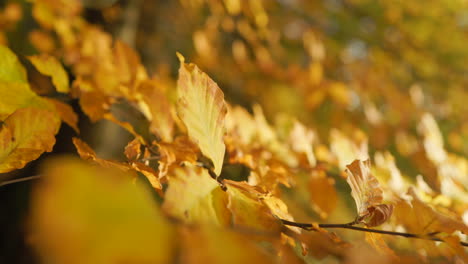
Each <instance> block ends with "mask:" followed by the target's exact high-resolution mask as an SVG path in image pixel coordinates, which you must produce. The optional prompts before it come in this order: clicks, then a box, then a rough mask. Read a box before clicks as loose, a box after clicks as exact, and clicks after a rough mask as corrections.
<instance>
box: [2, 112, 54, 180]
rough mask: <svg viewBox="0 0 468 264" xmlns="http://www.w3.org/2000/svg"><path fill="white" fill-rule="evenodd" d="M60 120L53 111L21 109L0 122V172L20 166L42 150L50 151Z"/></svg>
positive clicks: (19, 167)
mask: <svg viewBox="0 0 468 264" xmlns="http://www.w3.org/2000/svg"><path fill="white" fill-rule="evenodd" d="M59 127H60V121H59V119H58V118H57V116H56V115H55V113H53V112H51V111H48V110H44V109H39V108H32V107H30V108H22V109H19V110H17V111H15V112H14V113H13V114H12V115H10V116H9V117H8V118H7V119H5V120H4V121H3V125H2V126H1V130H0V145H1V146H0V172H8V171H11V170H14V169H21V168H23V167H24V166H25V165H26V163H28V162H30V161H32V160H35V159H37V158H38V157H39V156H40V155H41V154H42V153H43V152H50V151H52V147H53V146H54V144H55V134H56V133H57V132H58V129H59Z"/></svg>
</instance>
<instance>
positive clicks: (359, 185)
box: [346, 160, 393, 226]
mask: <svg viewBox="0 0 468 264" xmlns="http://www.w3.org/2000/svg"><path fill="white" fill-rule="evenodd" d="M346 167H347V169H346V173H347V174H348V177H347V178H346V181H347V182H348V184H349V186H350V187H351V195H352V196H353V198H354V201H355V202H356V207H357V211H358V218H357V220H358V221H359V222H362V223H364V224H365V225H367V226H378V225H381V224H382V223H384V222H385V221H387V219H388V218H390V216H391V215H392V212H393V205H387V204H382V200H383V196H382V195H383V191H382V189H381V188H380V185H379V181H378V180H377V178H375V176H374V175H372V174H371V172H370V160H365V161H360V160H355V161H353V162H352V163H351V164H349V165H347V166H346Z"/></svg>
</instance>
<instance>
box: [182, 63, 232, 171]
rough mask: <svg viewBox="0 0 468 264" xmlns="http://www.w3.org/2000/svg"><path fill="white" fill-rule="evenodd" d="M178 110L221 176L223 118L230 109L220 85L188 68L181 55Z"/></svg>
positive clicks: (192, 136) (194, 69) (189, 132)
mask: <svg viewBox="0 0 468 264" xmlns="http://www.w3.org/2000/svg"><path fill="white" fill-rule="evenodd" d="M179 60H180V63H181V65H180V68H179V79H178V81H177V92H178V96H179V100H178V104H177V106H178V107H177V109H178V113H179V116H180V118H181V119H182V121H183V122H184V124H185V125H186V127H187V130H188V134H189V136H190V138H191V139H192V140H194V141H195V142H196V143H197V144H198V146H199V147H200V150H201V152H202V153H203V154H204V155H205V156H206V157H208V158H209V159H211V160H212V161H213V165H214V172H215V173H216V175H219V174H220V173H221V169H222V166H223V159H224V152H225V146H224V142H223V136H224V118H225V116H226V112H227V108H226V103H225V102H224V94H223V92H222V91H221V89H219V87H218V85H217V84H216V83H215V82H214V81H213V80H212V79H210V77H208V75H206V74H205V73H204V72H202V71H201V70H200V69H199V68H198V67H197V66H196V65H195V64H186V63H185V62H184V58H183V57H182V56H181V55H180V54H179Z"/></svg>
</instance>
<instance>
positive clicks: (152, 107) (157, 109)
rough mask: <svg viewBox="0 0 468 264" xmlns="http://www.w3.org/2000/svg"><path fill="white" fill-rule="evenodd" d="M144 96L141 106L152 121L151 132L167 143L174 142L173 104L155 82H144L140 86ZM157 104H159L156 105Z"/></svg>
mask: <svg viewBox="0 0 468 264" xmlns="http://www.w3.org/2000/svg"><path fill="white" fill-rule="evenodd" d="M138 92H139V93H140V94H141V96H142V100H140V101H139V102H138V103H139V106H140V109H142V113H143V114H144V115H145V116H146V118H148V120H150V122H151V123H150V131H151V133H153V134H155V135H157V136H158V137H159V138H160V139H162V140H163V141H165V142H172V139H173V134H174V119H173V116H172V113H171V104H170V102H169V100H168V98H167V96H166V95H165V94H164V93H163V91H161V89H160V88H159V87H158V85H157V83H155V82H154V81H144V82H142V83H140V85H139V86H138ZM155 102H157V103H155Z"/></svg>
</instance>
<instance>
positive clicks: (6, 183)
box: [0, 175, 41, 187]
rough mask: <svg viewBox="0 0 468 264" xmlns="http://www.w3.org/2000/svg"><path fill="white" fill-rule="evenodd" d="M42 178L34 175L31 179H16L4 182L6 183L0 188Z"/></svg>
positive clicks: (0, 184) (1, 184)
mask: <svg viewBox="0 0 468 264" xmlns="http://www.w3.org/2000/svg"><path fill="white" fill-rule="evenodd" d="M40 177H41V175H34V176H29V177H24V178H19V179H14V180H10V181H4V182H2V183H0V187H3V186H6V185H10V184H13V183H18V182H24V181H30V180H35V179H39V178H40Z"/></svg>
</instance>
